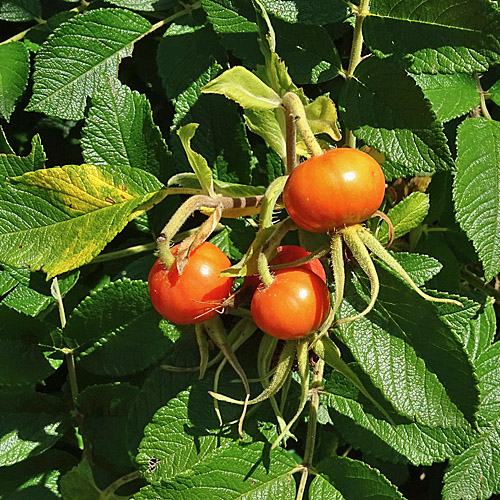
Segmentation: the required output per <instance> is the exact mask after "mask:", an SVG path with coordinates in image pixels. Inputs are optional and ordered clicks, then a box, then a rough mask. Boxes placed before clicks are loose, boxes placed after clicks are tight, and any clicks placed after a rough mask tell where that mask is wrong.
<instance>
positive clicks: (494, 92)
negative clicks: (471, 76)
mask: <svg viewBox="0 0 500 500" xmlns="http://www.w3.org/2000/svg"><path fill="white" fill-rule="evenodd" d="M488 93H489V94H490V99H491V100H492V101H493V102H494V103H495V104H496V105H497V106H500V80H497V81H496V82H495V83H494V84H493V85H492V86H491V87H490V88H489V90H488Z"/></svg>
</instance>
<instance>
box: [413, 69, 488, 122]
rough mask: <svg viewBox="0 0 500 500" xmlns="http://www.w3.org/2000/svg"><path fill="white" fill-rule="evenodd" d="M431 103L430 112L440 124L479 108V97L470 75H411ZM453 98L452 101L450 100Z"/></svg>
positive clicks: (474, 82)
mask: <svg viewBox="0 0 500 500" xmlns="http://www.w3.org/2000/svg"><path fill="white" fill-rule="evenodd" d="M411 77H412V78H413V79H414V80H415V81H416V82H417V85H418V86H419V87H420V88H421V89H422V91H423V92H424V95H425V97H427V99H429V101H431V104H432V110H433V111H434V113H436V117H437V119H438V120H439V121H441V122H448V121H450V120H452V119H453V118H456V117H457V116H462V115H464V114H465V113H468V112H469V111H470V110H471V109H473V108H475V107H476V106H479V102H480V96H479V92H478V91H477V85H476V81H475V80H474V77H473V76H472V75H468V74H466V73H456V74H453V75H442V74H438V75H411ZM450 96H453V99H450Z"/></svg>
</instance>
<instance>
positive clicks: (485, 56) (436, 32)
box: [363, 0, 500, 74]
mask: <svg viewBox="0 0 500 500" xmlns="http://www.w3.org/2000/svg"><path fill="white" fill-rule="evenodd" d="M499 23H500V16H499V13H498V10H496V8H495V6H494V5H493V4H491V2H488V1H487V0H467V1H465V2H460V1H457V0H432V1H430V2H425V3H424V4H422V3H421V2H419V0H410V1H405V2H399V1H398V0H373V1H372V2H370V14H369V16H368V17H367V19H366V22H365V24H364V26H363V27H364V31H365V36H366V42H367V44H368V45H369V47H370V48H371V49H372V50H374V51H377V52H379V51H380V52H382V53H383V54H384V55H394V56H395V57H396V58H404V59H405V62H406V63H407V64H408V67H409V69H410V71H411V72H412V73H431V74H436V73H455V72H462V73H472V72H473V71H485V70H486V69H488V67H489V65H490V64H498V61H499V59H500V42H499V40H498V36H497V34H498V28H499Z"/></svg>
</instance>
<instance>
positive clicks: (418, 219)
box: [377, 192, 429, 244]
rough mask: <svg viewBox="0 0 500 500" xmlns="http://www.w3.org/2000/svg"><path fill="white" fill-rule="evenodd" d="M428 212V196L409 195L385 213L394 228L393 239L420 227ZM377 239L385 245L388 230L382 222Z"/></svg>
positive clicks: (418, 193)
mask: <svg viewBox="0 0 500 500" xmlns="http://www.w3.org/2000/svg"><path fill="white" fill-rule="evenodd" d="M428 212H429V195H427V194H425V193H420V192H415V193H411V194H410V195H409V196H407V197H406V198H405V199H404V200H402V201H401V202H399V203H398V204H397V205H396V206H394V207H393V208H391V209H390V210H389V212H388V213H387V216H388V217H389V219H391V222H392V224H393V226H394V239H397V238H400V237H401V236H403V235H405V234H406V233H408V232H410V231H411V230H412V229H414V228H416V227H417V226H418V225H420V224H421V223H422V222H423V220H424V219H425V217H426V216H427V213H428ZM377 237H378V239H379V240H380V241H381V242H382V243H384V244H385V243H387V241H388V239H389V228H388V227H387V223H385V222H382V227H381V228H380V232H379V234H378V236H377Z"/></svg>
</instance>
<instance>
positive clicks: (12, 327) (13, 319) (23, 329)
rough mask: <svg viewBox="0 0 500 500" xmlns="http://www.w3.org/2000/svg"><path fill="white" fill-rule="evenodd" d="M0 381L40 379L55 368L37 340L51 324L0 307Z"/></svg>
mask: <svg viewBox="0 0 500 500" xmlns="http://www.w3.org/2000/svg"><path fill="white" fill-rule="evenodd" d="M0 325H1V326H0V342H1V344H2V349H0V385H4V386H5V385H7V386H8V385H21V384H33V383H36V382H41V381H42V380H44V379H45V378H47V377H48V376H49V375H52V374H53V373H54V372H55V371H56V368H57V364H56V365H54V364H53V363H52V362H51V360H50V359H48V358H47V356H46V350H47V349H46V348H45V347H42V346H41V345H40V343H41V342H42V339H43V337H44V336H45V335H48V333H49V332H50V331H51V330H52V328H53V327H52V326H51V325H49V324H48V323H44V322H42V321H40V320H37V319H34V318H29V317H27V316H25V315H23V314H19V313H17V312H14V311H12V310H9V309H7V308H6V307H2V308H0Z"/></svg>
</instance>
